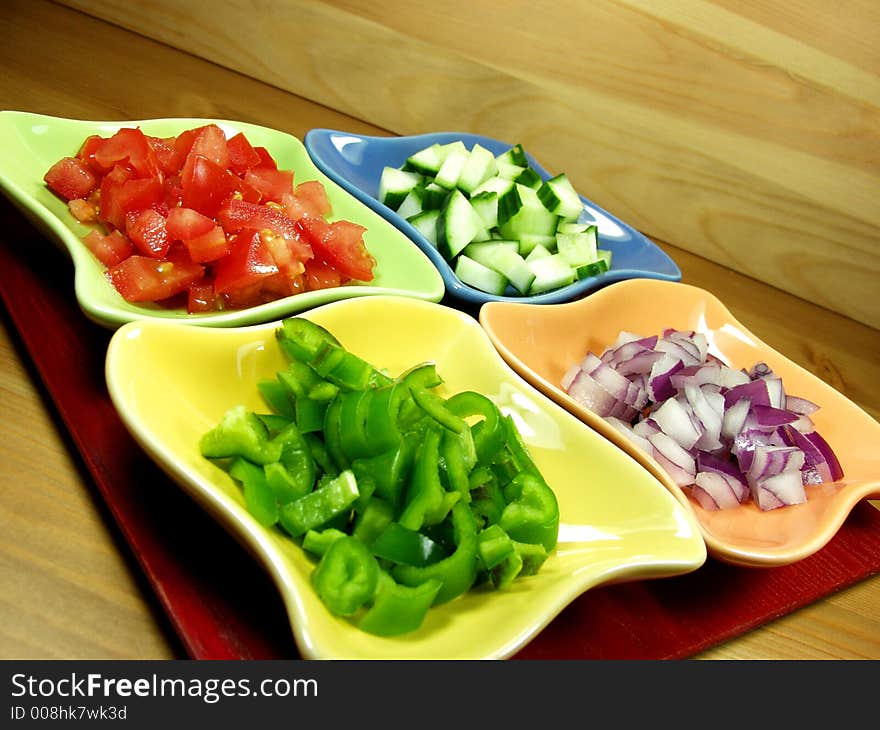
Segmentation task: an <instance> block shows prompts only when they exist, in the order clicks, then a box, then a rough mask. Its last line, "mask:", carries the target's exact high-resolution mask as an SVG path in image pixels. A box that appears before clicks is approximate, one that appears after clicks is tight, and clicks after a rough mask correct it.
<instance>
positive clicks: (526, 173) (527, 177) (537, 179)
mask: <svg viewBox="0 0 880 730" xmlns="http://www.w3.org/2000/svg"><path fill="white" fill-rule="evenodd" d="M514 182H517V183H519V184H520V185H525V186H526V187H527V188H532V189H533V190H537V189H538V188H539V187H541V184H542V183H543V180H541V176H540V175H539V174H538V173H537V172H535V171H534V170H533V169H532V168H531V167H527V168H526V169H525V170H523V171H522V172H521V173H520V174H519V176H518V177H517V178H516V180H515V181H514Z"/></svg>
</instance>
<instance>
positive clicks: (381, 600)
mask: <svg viewBox="0 0 880 730" xmlns="http://www.w3.org/2000/svg"><path fill="white" fill-rule="evenodd" d="M442 586H443V583H442V582H441V581H439V580H436V579H430V580H426V581H425V582H424V583H420V584H419V585H417V586H405V585H400V584H399V583H397V582H396V581H395V580H394V579H393V578H392V577H391V576H389V575H388V574H387V573H384V572H383V573H381V574H380V577H379V585H378V589H377V591H376V598H375V600H374V602H373V605H372V606H371V607H370V609H369V610H368V611H367V612H366V613H365V614H364V616H363V618H361V620H360V621H359V622H358V628H360V629H361V630H362V631H366V632H367V633H369V634H375V635H377V636H399V635H401V634H406V633H409V632H410V631H415V630H416V629H417V628H419V627H420V626H421V625H422V623H423V622H424V620H425V615H426V614H427V613H428V609H429V608H431V605H432V604H433V603H434V601H435V599H436V598H437V594H438V593H439V591H440V589H441V588H442Z"/></svg>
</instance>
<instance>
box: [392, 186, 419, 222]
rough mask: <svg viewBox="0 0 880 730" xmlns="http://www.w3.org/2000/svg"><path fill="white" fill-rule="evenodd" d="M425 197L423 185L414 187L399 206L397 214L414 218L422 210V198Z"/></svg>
mask: <svg viewBox="0 0 880 730" xmlns="http://www.w3.org/2000/svg"><path fill="white" fill-rule="evenodd" d="M424 197H425V189H424V188H423V187H420V186H419V187H415V188H413V189H412V190H410V191H409V194H408V195H407V196H406V197H405V198H404V199H403V202H402V203H401V204H400V206H399V207H398V208H397V215H399V216H400V217H401V218H412V217H413V216H414V215H418V214H419V213H421V212H422V199H423V198H424Z"/></svg>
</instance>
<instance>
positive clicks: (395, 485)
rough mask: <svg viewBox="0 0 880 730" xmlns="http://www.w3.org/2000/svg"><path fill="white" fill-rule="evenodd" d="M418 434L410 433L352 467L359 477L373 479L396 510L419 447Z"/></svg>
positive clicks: (378, 489)
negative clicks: (392, 445)
mask: <svg viewBox="0 0 880 730" xmlns="http://www.w3.org/2000/svg"><path fill="white" fill-rule="evenodd" d="M418 445H419V444H418V439H417V436H416V434H414V433H408V434H406V435H405V436H404V437H403V438H402V439H401V440H400V441H398V443H397V445H396V446H395V447H393V448H392V449H390V450H389V451H386V452H385V453H382V454H378V455H377V456H371V457H369V458H367V459H357V460H355V461H353V462H352V464H351V468H352V471H354V473H355V475H356V476H357V477H358V479H361V478H369V479H372V481H373V482H374V484H375V485H376V494H378V495H379V496H380V497H382V498H383V499H385V500H387V501H388V502H390V503H391V504H392V505H393V506H394V508H395V510H396V509H397V508H398V507H399V506H400V504H401V502H402V501H403V489H404V485H405V484H406V479H407V477H408V476H409V473H410V469H411V468H412V465H413V460H414V459H415V454H416V449H417V448H418Z"/></svg>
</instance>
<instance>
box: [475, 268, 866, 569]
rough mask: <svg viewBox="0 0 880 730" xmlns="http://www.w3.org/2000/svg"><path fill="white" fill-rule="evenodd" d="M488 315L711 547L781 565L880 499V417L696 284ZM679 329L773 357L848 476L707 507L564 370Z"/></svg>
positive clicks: (736, 350)
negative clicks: (580, 397)
mask: <svg viewBox="0 0 880 730" xmlns="http://www.w3.org/2000/svg"><path fill="white" fill-rule="evenodd" d="M480 322H481V324H482V325H483V327H484V328H485V330H486V332H487V334H488V335H489V338H490V339H491V340H492V343H493V344H494V345H495V347H496V348H497V349H498V351H499V353H500V354H501V355H502V357H503V358H504V359H505V360H506V361H507V362H508V364H510V365H511V367H513V369H514V370H516V371H517V372H518V373H519V374H520V375H522V376H523V377H524V378H525V379H526V380H528V381H529V382H530V383H532V384H533V385H534V386H536V387H537V388H538V389H539V390H541V391H542V392H544V393H545V394H546V395H548V396H549V397H551V398H552V399H554V400H555V401H557V402H558V403H559V404H560V405H562V406H564V407H565V408H567V409H568V410H569V411H571V412H572V413H573V414H575V415H577V416H578V417H580V418H581V419H582V420H583V421H585V422H586V423H587V424H588V425H589V426H591V427H592V428H593V429H595V430H596V431H598V432H599V433H601V434H603V435H604V436H605V437H606V438H608V439H609V440H611V441H612V442H614V443H615V444H616V445H617V446H619V447H620V448H621V449H623V450H624V451H626V452H627V453H629V454H630V455H632V456H633V457H634V458H635V459H637V460H638V461H639V462H640V463H641V464H642V465H643V466H645V468H646V469H648V470H649V471H650V472H651V473H652V474H653V475H654V476H655V477H656V478H657V479H659V480H660V481H661V482H662V483H663V484H664V485H665V486H666V488H667V489H669V491H670V492H672V493H673V494H674V495H675V496H676V497H677V498H678V500H679V501H680V502H681V503H682V504H684V505H687V506H688V507H689V508H690V509H691V510H693V512H694V514H695V516H696V518H697V521H698V522H699V524H700V526H701V529H702V532H703V537H704V539H705V541H706V546H707V549H708V551H709V554H710V555H712V556H714V557H716V558H718V559H720V560H723V561H726V562H729V563H734V564H739V565H747V566H775V565H785V564H788V563H792V562H795V561H797V560H801V559H802V558H805V557H807V556H809V555H811V554H812V553H814V552H816V551H817V550H819V549H821V548H822V547H823V546H824V545H825V544H826V543H827V542H828V541H829V540H830V539H831V538H832V537H833V536H834V534H835V533H836V532H837V530H838V528H839V527H840V525H841V524H842V523H843V521H844V520H845V519H846V517H847V515H848V514H849V513H850V511H851V510H852V508H853V507H854V506H855V505H856V504H857V503H858V502H859V501H860V500H862V499H866V498H871V497H880V424H878V423H877V421H875V420H874V419H873V418H871V416H869V415H868V414H867V413H865V411H863V410H862V409H861V408H859V407H858V406H857V405H856V404H855V403H853V402H852V401H850V400H849V399H847V398H846V397H845V396H843V395H842V394H841V393H839V392H838V391H836V390H834V389H833V388H832V387H831V386H829V385H827V384H826V383H824V382H823V381H822V380H820V379H819V378H817V377H816V376H815V375H813V374H811V373H809V372H808V371H807V370H805V369H804V368H802V367H800V366H799V365H797V364H795V363H794V362H792V361H791V360H788V359H787V358H785V357H784V356H783V355H781V354H780V353H778V352H776V351H775V350H774V349H773V348H772V347H770V346H769V345H768V344H766V343H764V342H762V341H761V340H760V339H758V338H757V337H756V336H755V335H754V334H752V333H751V332H749V330H748V329H747V328H746V327H745V326H743V325H742V324H741V323H740V322H738V321H737V320H736V319H735V318H734V317H733V316H732V315H731V313H730V312H729V311H728V310H727V308H726V307H725V306H724V305H723V304H722V303H721V302H720V301H719V300H718V299H717V298H716V297H714V296H713V295H712V294H709V293H708V292H706V291H704V290H702V289H699V288H697V287H694V286H690V285H687V284H681V283H676V282H664V281H652V280H647V279H633V280H630V281H624V282H620V283H617V284H612V285H611V286H608V287H606V288H605V289H602V290H600V291H598V292H596V293H594V294H592V295H590V296H589V297H586V298H584V299H581V300H578V301H574V302H569V303H566V304H555V305H544V306H536V305H529V304H516V303H508V302H489V303H487V304H484V305H483V307H482V308H481V310H480ZM667 327H673V328H677V329H683V330H695V331H697V332H703V333H705V334H706V336H707V338H708V339H709V343H710V352H711V353H713V354H715V355H716V356H718V357H720V358H721V359H722V360H724V361H725V362H726V363H727V364H729V365H731V366H734V367H737V368H741V367H746V368H748V367H751V366H752V365H754V364H755V363H757V362H761V361H763V362H765V363H767V364H768V365H769V366H770V367H771V368H772V369H773V370H774V371H775V372H776V373H777V374H778V375H780V376H781V377H782V381H783V384H784V386H785V389H786V392H787V393H789V394H791V395H796V396H800V397H803V398H807V399H809V400H811V401H813V402H814V403H816V404H818V405H819V406H820V408H819V410H818V411H817V412H816V413H815V414H813V415H812V416H811V417H812V418H813V421H814V422H815V426H816V430H817V431H818V432H819V433H821V434H822V436H824V437H825V439H826V440H827V441H828V443H829V444H830V445H831V447H832V448H833V449H834V452H835V454H836V455H837V457H838V459H839V460H840V463H841V466H842V467H843V471H844V478H843V479H842V480H840V481H838V482H835V483H832V484H821V485H816V486H811V487H808V488H807V496H808V499H807V502H806V503H805V504H801V505H795V506H789V507H784V508H780V509H775V510H770V511H766V512H762V511H761V510H760V509H759V508H758V507H757V506H756V505H754V504H753V503H751V502H749V503H747V504H743V505H741V506H739V507H737V508H734V509H727V510H718V511H709V510H706V509H703V508H702V507H701V506H700V505H699V504H698V503H697V502H696V500H694V499H693V498H691V497H690V495H689V494H688V492H689V490H688V489H686V488H685V489H682V488H681V487H679V486H677V485H676V484H675V482H674V481H673V480H672V479H671V478H670V477H669V475H668V474H667V473H666V472H665V471H664V469H663V468H662V467H661V466H660V465H659V464H658V463H657V461H655V460H654V459H653V458H652V457H651V456H650V455H648V454H647V453H646V452H645V451H643V450H642V449H641V448H639V447H638V446H636V445H635V444H633V443H632V442H630V441H629V440H628V439H627V438H626V437H625V436H623V435H622V434H620V433H619V432H618V431H617V430H616V429H615V428H613V427H612V426H610V425H609V424H608V423H607V422H606V421H605V420H604V419H603V418H601V417H600V416H599V415H598V414H596V413H594V412H592V411H590V410H588V409H587V408H585V407H584V406H582V405H580V404H579V403H578V402H576V401H575V400H574V399H573V398H571V397H570V396H568V395H567V394H566V393H565V392H564V391H563V390H562V387H561V385H560V383H561V380H562V377H563V374H564V373H565V371H566V370H567V369H568V368H569V367H570V366H571V365H572V364H574V363H577V362H580V360H581V359H582V358H583V357H584V355H585V354H586V353H587V351H592V352H594V353H596V354H600V353H601V352H602V351H603V350H604V349H605V348H606V347H608V346H609V345H611V344H612V343H613V342H614V340H615V339H616V337H617V335H618V333H619V332H620V331H621V330H627V331H630V332H634V333H637V334H641V335H645V336H647V335H652V334H659V333H661V332H662V331H663V329H665V328H667Z"/></svg>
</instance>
